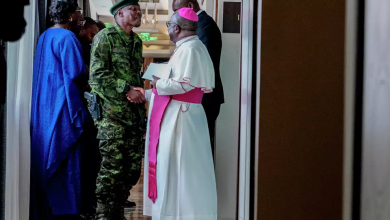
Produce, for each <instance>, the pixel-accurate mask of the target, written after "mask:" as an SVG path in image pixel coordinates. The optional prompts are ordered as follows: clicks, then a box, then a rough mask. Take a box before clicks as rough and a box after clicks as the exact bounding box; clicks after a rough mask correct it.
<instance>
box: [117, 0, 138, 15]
mask: <svg viewBox="0 0 390 220" xmlns="http://www.w3.org/2000/svg"><path fill="white" fill-rule="evenodd" d="M129 5H138V0H119V1H118V2H117V3H116V4H115V5H113V6H112V7H111V8H110V13H111V14H112V15H115V14H116V12H117V11H118V10H119V9H122V8H124V7H126V6H129Z"/></svg>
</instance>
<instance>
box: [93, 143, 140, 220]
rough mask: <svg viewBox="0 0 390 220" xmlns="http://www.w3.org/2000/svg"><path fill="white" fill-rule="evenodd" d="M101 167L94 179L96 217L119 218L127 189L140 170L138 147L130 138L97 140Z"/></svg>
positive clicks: (122, 216)
mask: <svg viewBox="0 0 390 220" xmlns="http://www.w3.org/2000/svg"><path fill="white" fill-rule="evenodd" d="M99 148H100V153H101V155H102V158H103V160H102V163H101V169H100V171H99V175H98V179H97V189H96V194H97V199H98V203H99V206H98V216H97V219H99V220H121V219H125V218H124V206H125V203H126V200H127V198H128V197H129V196H130V190H131V188H132V186H133V185H135V184H136V183H137V181H138V179H139V177H140V174H141V163H142V155H143V153H142V151H143V150H142V149H143V146H142V145H140V143H136V142H134V141H133V140H132V139H126V140H123V139H122V140H121V139H109V140H100V143H99Z"/></svg>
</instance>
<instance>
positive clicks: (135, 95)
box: [126, 86, 146, 103]
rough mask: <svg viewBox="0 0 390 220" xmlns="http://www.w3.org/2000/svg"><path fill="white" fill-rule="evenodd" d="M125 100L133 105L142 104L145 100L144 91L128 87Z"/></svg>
mask: <svg viewBox="0 0 390 220" xmlns="http://www.w3.org/2000/svg"><path fill="white" fill-rule="evenodd" d="M126 97H127V100H129V101H130V102H133V103H144V102H146V99H145V90H144V89H143V88H140V87H133V86H130V90H129V91H128V92H127V93H126Z"/></svg>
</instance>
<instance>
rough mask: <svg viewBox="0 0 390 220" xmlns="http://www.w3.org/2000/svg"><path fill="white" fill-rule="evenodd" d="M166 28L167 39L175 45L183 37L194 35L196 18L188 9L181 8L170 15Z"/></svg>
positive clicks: (192, 11)
mask: <svg viewBox="0 0 390 220" xmlns="http://www.w3.org/2000/svg"><path fill="white" fill-rule="evenodd" d="M167 27H168V33H169V38H170V39H171V41H172V42H174V43H176V42H178V41H179V40H181V39H183V38H185V37H189V36H193V35H196V29H197V28H198V16H197V15H196V13H195V12H194V10H192V9H190V8H181V9H179V10H177V11H176V12H175V13H174V14H173V15H172V17H171V21H169V22H167Z"/></svg>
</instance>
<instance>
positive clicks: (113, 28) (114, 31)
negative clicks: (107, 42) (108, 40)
mask: <svg viewBox="0 0 390 220" xmlns="http://www.w3.org/2000/svg"><path fill="white" fill-rule="evenodd" d="M106 29H107V34H115V33H117V30H116V28H115V26H111V27H108V28H106Z"/></svg>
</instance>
